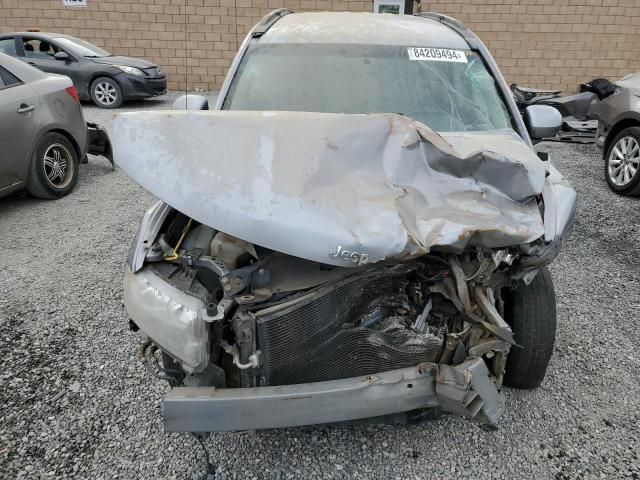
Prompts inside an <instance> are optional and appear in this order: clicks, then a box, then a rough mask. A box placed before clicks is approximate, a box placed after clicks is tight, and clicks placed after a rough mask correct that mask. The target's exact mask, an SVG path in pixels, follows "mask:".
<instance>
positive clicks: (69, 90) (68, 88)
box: [64, 87, 80, 102]
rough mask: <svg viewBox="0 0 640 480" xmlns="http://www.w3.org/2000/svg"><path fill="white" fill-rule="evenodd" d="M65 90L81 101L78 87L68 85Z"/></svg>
mask: <svg viewBox="0 0 640 480" xmlns="http://www.w3.org/2000/svg"><path fill="white" fill-rule="evenodd" d="M64 91H65V92H67V93H68V94H69V95H71V98H73V99H74V100H75V101H76V102H80V97H79V96H78V91H77V90H76V87H67V88H65V89H64Z"/></svg>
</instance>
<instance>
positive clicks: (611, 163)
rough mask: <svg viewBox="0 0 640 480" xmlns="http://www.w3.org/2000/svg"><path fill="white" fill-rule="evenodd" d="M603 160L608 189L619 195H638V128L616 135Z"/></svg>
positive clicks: (639, 142)
mask: <svg viewBox="0 0 640 480" xmlns="http://www.w3.org/2000/svg"><path fill="white" fill-rule="evenodd" d="M604 158H605V161H604V176H605V178H606V179H607V184H608V185H609V188H611V190H613V191H614V192H616V193H618V194H620V195H638V194H640V127H629V128H625V129H624V130H622V131H621V132H620V133H619V134H618V135H616V137H615V138H614V139H613V141H612V142H611V143H610V145H609V148H608V149H607V153H606V154H605V157H604Z"/></svg>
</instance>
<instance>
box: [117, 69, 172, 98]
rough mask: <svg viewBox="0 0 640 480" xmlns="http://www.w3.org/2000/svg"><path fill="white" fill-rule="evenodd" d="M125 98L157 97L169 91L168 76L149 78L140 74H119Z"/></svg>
mask: <svg viewBox="0 0 640 480" xmlns="http://www.w3.org/2000/svg"><path fill="white" fill-rule="evenodd" d="M118 80H120V86H121V87H122V93H123V95H124V99H125V100H134V99H136V98H148V97H155V96H157V95H163V94H165V93H167V77H158V78H149V77H141V76H139V75H129V74H122V75H120V76H118Z"/></svg>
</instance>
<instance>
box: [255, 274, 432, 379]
mask: <svg viewBox="0 0 640 480" xmlns="http://www.w3.org/2000/svg"><path fill="white" fill-rule="evenodd" d="M405 276H406V271H400V272H398V271H397V270H394V269H390V268H385V269H380V270H376V271H375V273H371V272H370V273H368V274H366V275H360V276H357V277H354V278H351V279H346V280H343V281H341V282H339V283H337V284H334V285H333V286H330V287H321V288H319V289H317V290H316V291H314V292H313V293H312V294H309V295H307V296H305V297H304V298H303V299H302V300H301V301H299V302H297V303H295V304H293V305H291V306H288V307H286V306H285V307H283V308H280V309H278V310H277V311H273V309H270V310H268V311H267V310H265V311H264V312H262V313H261V312H256V318H257V335H258V348H259V349H260V350H261V351H262V361H263V368H262V380H261V383H262V384H263V385H289V384H295V383H310V382H320V381H324V380H335V379H340V378H347V377H354V376H360V375H369V374H373V373H376V372H381V371H385V370H391V369H396V368H403V367H408V366H412V365H416V364H417V363H420V362H425V361H436V360H437V358H438V357H439V355H440V351H441V346H442V338H441V337H439V336H435V335H418V334H415V333H413V332H411V331H409V330H406V329H405V330H395V331H380V330H372V329H368V328H362V327H354V326H353V322H354V320H355V319H358V318H359V317H361V316H362V315H363V314H365V313H367V310H368V309H369V308H370V307H369V306H370V305H371V302H372V301H373V300H374V299H375V298H377V297H379V296H380V295H386V294H390V293H396V292H398V291H399V289H400V288H401V283H402V282H403V280H404V278H405Z"/></svg>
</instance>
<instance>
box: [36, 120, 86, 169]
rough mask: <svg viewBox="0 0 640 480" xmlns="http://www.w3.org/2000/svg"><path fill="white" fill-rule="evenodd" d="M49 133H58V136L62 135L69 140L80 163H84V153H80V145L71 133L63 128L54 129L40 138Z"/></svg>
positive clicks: (42, 134)
mask: <svg viewBox="0 0 640 480" xmlns="http://www.w3.org/2000/svg"><path fill="white" fill-rule="evenodd" d="M47 133H58V134H60V135H62V136H63V137H65V138H66V139H67V140H69V142H70V143H71V145H73V150H74V151H75V152H76V155H77V157H78V162H81V161H82V152H81V151H80V145H78V142H77V141H76V139H75V138H73V135H71V134H70V133H69V132H67V131H66V130H64V129H62V128H52V129H49V130H46V131H44V132H42V133H41V134H40V138H42V137H43V136H45V135H46V134H47Z"/></svg>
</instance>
